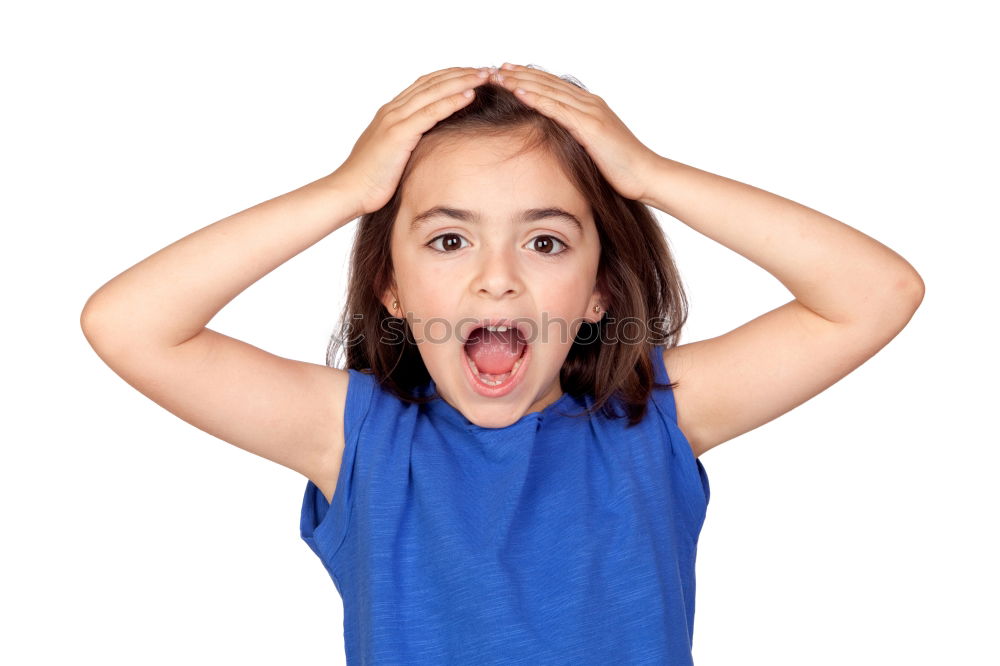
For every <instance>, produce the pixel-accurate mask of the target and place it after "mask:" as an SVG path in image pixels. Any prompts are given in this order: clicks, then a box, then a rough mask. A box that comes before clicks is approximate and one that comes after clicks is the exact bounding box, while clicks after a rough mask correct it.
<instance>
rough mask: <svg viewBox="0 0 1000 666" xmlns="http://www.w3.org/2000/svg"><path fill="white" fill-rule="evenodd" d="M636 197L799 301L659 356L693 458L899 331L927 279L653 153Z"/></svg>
mask: <svg viewBox="0 0 1000 666" xmlns="http://www.w3.org/2000/svg"><path fill="white" fill-rule="evenodd" d="M654 164H655V166H654V168H653V172H652V173H653V175H652V176H651V177H650V178H649V179H648V181H647V182H649V183H651V184H652V188H651V189H650V191H649V192H648V193H647V194H646V196H645V197H644V198H643V199H641V200H642V201H643V202H644V203H646V204H647V205H650V206H653V207H655V208H658V209H659V210H662V211H664V212H665V213H668V214H670V215H672V216H673V217H675V218H677V219H678V220H680V221H681V222H683V223H684V224H687V225H688V226H689V227H691V228H692V229H694V230H696V231H698V232H700V233H702V234H704V235H705V236H708V237H709V238H711V239H713V240H715V241H717V242H719V243H721V244H722V245H725V246H726V247H728V248H729V249H731V250H733V251H735V252H738V253H739V254H741V255H743V256H744V257H746V258H747V259H749V260H750V261H752V262H754V263H755V264H757V265H758V266H760V267H761V268H763V269H764V270H766V271H768V272H769V273H771V274H772V275H773V276H774V277H775V278H777V279H778V280H779V281H780V282H781V283H782V284H784V285H785V286H786V287H787V288H788V290H789V291H791V292H792V294H794V296H795V298H794V300H792V301H790V302H788V303H786V304H785V305H782V306H780V307H778V308H776V309H774V310H772V311H770V312H767V313H765V314H763V315H761V316H759V317H757V318H756V319H753V320H751V321H749V322H747V323H746V324H744V325H742V326H740V327H739V328H737V329H735V330H733V331H730V332H728V333H726V334H724V335H721V336H718V337H715V338H711V339H709V340H702V341H698V342H693V343H689V344H685V345H680V346H678V347H675V348H673V349H668V350H666V352H665V353H664V362H665V363H666V365H667V372H668V374H669V375H670V377H671V380H678V381H679V382H680V385H679V386H678V388H677V389H676V391H675V397H676V400H677V409H678V425H679V426H680V427H681V429H682V430H683V431H684V432H685V434H686V435H687V437H688V440H689V441H690V443H691V445H692V448H693V449H694V451H695V455H700V454H701V453H703V452H705V451H707V450H708V449H710V448H712V447H713V446H716V445H718V444H720V443H722V442H724V441H727V440H729V439H732V438H734V437H736V436H738V435H740V434H742V433H745V432H748V431H750V430H753V429H754V428H757V427H758V426H760V425H763V424H764V423H767V422H768V421H771V420H773V419H775V418H777V417H778V416H780V415H781V414H784V413H785V412H787V411H789V410H791V409H792V408H794V407H796V406H798V405H800V404H802V403H803V402H805V401H806V400H808V399H809V398H811V397H813V396H815V395H817V394H818V393H820V392H822V391H824V390H826V389H827V388H829V387H830V386H831V385H833V384H834V383H836V382H837V381H839V380H840V379H841V378H843V377H844V376H845V375H847V374H849V373H850V372H851V371H853V370H854V369H855V368H857V367H858V366H860V365H861V364H862V363H864V362H865V361H866V360H868V359H869V358H871V357H872V356H873V355H874V354H875V353H876V352H877V351H878V350H879V349H881V348H882V347H884V346H885V345H886V344H887V343H888V342H889V341H890V340H892V338H894V337H895V336H896V334H898V333H899V332H900V330H902V328H903V327H904V326H905V325H906V323H907V322H908V321H909V320H910V318H911V317H912V316H913V314H914V312H915V311H916V309H917V307H918V306H919V305H920V302H921V300H922V299H923V293H924V285H923V280H921V278H920V276H919V275H918V274H917V271H916V270H915V269H914V268H913V266H911V265H910V264H909V263H908V262H907V261H906V260H905V259H903V258H902V257H901V256H899V255H898V254H896V253H895V252H894V251H892V250H891V249H889V248H888V247H886V246H885V245H883V244H881V243H879V242H878V241H876V240H875V239H873V238H871V237H870V236H867V235H865V234H863V233H861V232H860V231H858V230H857V229H854V228H852V227H850V226H848V225H846V224H844V223H842V222H839V221H837V220H835V219H833V218H832V217H829V216H827V215H824V214H823V213H820V212H818V211H815V210H812V209H811V208H807V207H806V206H803V205H801V204H798V203H796V202H794V201H791V200H789V199H785V198H783V197H781V196H778V195H776V194H771V193H769V192H766V191H764V190H761V189H759V188H756V187H753V186H752V185H747V184H744V183H741V182H739V181H735V180H732V179H729V178H726V177H723V176H718V175H715V174H712V173H709V172H706V171H702V170H700V169H696V168H694V167H691V166H688V165H685V164H681V163H680V162H676V161H674V160H670V159H667V158H662V157H659V158H658V159H657V160H656V161H654Z"/></svg>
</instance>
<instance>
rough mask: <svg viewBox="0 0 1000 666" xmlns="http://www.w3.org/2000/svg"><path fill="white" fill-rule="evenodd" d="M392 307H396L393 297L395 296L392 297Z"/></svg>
mask: <svg viewBox="0 0 1000 666" xmlns="http://www.w3.org/2000/svg"><path fill="white" fill-rule="evenodd" d="M392 309H393V310H395V309H396V299H395V298H394V299H392Z"/></svg>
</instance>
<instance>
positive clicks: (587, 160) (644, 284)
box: [327, 65, 688, 426]
mask: <svg viewBox="0 0 1000 666" xmlns="http://www.w3.org/2000/svg"><path fill="white" fill-rule="evenodd" d="M529 67H536V66H534V65H529ZM536 68H537V67H536ZM539 69H540V68H539ZM560 78H561V79H563V80H564V81H567V82H569V83H571V84H573V85H576V86H578V87H580V88H582V89H584V90H586V87H585V86H583V84H582V83H580V82H579V81H577V80H575V79H573V78H572V77H569V76H566V75H564V76H561V77H560ZM484 134H485V135H489V136H511V135H516V136H518V137H519V138H520V137H523V138H524V148H523V149H522V150H521V151H520V152H519V153H518V154H521V153H523V152H528V151H530V150H533V149H535V148H541V149H543V150H547V151H549V153H550V154H551V155H552V156H553V157H555V158H556V161H557V162H559V163H560V164H561V165H562V166H563V169H564V172H565V174H566V176H567V177H568V178H569V179H570V181H571V182H572V183H573V184H574V185H575V186H576V188H577V189H578V190H579V191H580V193H581V194H582V195H583V196H584V198H586V199H587V201H588V202H589V203H590V206H591V210H592V212H593V217H594V221H595V223H596V226H597V232H598V236H599V238H600V243H601V256H600V262H599V266H598V275H597V286H598V289H599V290H600V291H601V293H602V296H603V297H604V304H605V307H606V310H607V312H606V314H605V316H604V318H602V319H601V321H600V322H598V323H597V324H590V323H588V322H585V323H583V324H582V326H581V328H580V331H579V333H578V334H577V337H576V339H575V340H574V342H573V345H572V346H571V348H570V351H569V354H568V356H567V358H566V361H565V363H564V364H563V367H562V369H561V370H560V372H559V381H560V385H561V386H562V388H563V390H564V391H565V392H567V393H569V394H571V395H572V396H574V397H580V396H582V395H584V394H589V395H591V396H593V398H594V404H593V406H592V408H591V409H590V410H587V411H585V412H582V413H580V414H578V416H584V415H589V414H591V413H593V412H596V411H597V410H602V412H603V414H604V415H605V416H607V417H608V418H620V417H621V416H622V415H621V414H619V413H617V412H616V411H615V410H614V407H613V404H614V400H618V401H620V402H621V403H622V404H623V405H624V407H625V411H626V415H627V416H628V418H629V426H632V425H634V424H636V423H638V422H639V421H640V420H641V419H642V418H643V417H644V415H645V412H646V406H647V403H648V400H649V397H650V394H651V390H652V388H653V387H654V386H655V387H657V388H665V387H667V386H669V387H670V388H673V387H675V386H676V385H677V383H676V382H673V383H671V384H660V383H655V384H654V378H655V375H654V371H653V367H652V366H651V364H650V355H651V353H652V348H653V346H656V345H664V346H665V347H666V348H670V347H674V346H676V345H677V341H678V338H679V335H680V330H681V328H682V327H683V325H684V323H685V321H686V320H687V312H688V307H687V298H686V296H685V294H684V289H683V287H682V284H681V279H680V275H679V274H678V271H677V267H676V265H675V263H674V259H673V255H672V254H671V252H670V249H669V246H668V244H667V240H666V237H665V236H664V234H663V230H662V229H661V228H660V225H659V223H658V222H657V220H656V218H655V217H654V216H653V214H652V212H651V211H650V210H649V208H647V207H646V205H645V204H642V203H640V202H638V201H634V200H631V199H626V198H624V197H622V196H621V195H620V194H618V192H617V191H615V189H614V188H613V187H612V186H611V185H610V184H609V183H608V182H607V180H606V179H605V178H604V176H603V175H602V174H601V173H600V171H599V170H598V168H597V166H596V165H595V164H594V162H593V160H592V159H591V157H590V155H589V154H588V153H587V152H586V150H585V149H584V148H583V147H582V146H581V145H580V144H579V143H578V142H577V141H576V139H574V138H573V137H572V136H571V135H570V133H569V132H568V131H567V130H566V129H565V128H564V127H562V126H561V125H560V124H559V123H557V122H555V121H553V120H551V119H549V118H548V117H546V116H545V115H543V114H541V113H540V112H538V111H535V110H534V109H532V108H530V107H529V106H527V105H526V104H524V103H523V102H521V100H520V99H518V98H517V97H516V96H515V95H514V94H513V93H512V92H511V91H509V90H507V89H506V88H503V87H501V86H498V85H495V84H493V83H492V82H491V81H489V80H487V82H486V83H483V84H482V85H480V86H478V87H477V89H476V95H475V98H474V99H473V101H472V102H470V103H469V104H467V105H466V106H464V107H463V108H461V109H459V110H458V111H456V112H455V113H453V114H452V115H451V116H449V117H447V118H445V119H443V120H441V121H440V122H438V123H437V124H436V125H435V126H434V127H432V128H431V129H430V130H428V131H427V132H425V133H424V135H423V137H422V138H421V140H420V142H419V143H418V144H417V146H416V148H415V149H414V150H413V152H412V153H411V155H410V160H409V162H408V163H407V164H406V167H405V168H404V170H403V174H402V177H401V178H400V182H399V185H398V186H397V188H396V191H395V193H393V196H392V198H391V199H390V200H389V201H388V202H387V203H386V205H385V206H383V207H382V208H381V209H379V210H377V211H375V212H372V213H368V214H366V215H363V216H362V217H361V220H360V222H359V223H358V228H357V232H356V235H355V240H354V246H353V248H352V251H351V259H350V275H349V278H348V283H347V285H348V287H347V301H346V303H345V306H344V310H343V313H342V315H341V319H340V334H339V336H338V335H337V334H334V335H333V336H332V338H331V341H330V345H329V346H328V348H327V365H328V366H329V367H337V366H335V365H334V363H333V358H334V355H335V353H336V351H337V350H338V349H339V348H340V347H344V349H345V350H346V366H345V369H355V370H358V371H364V372H366V373H368V374H373V375H374V376H375V377H376V379H377V380H378V382H379V383H380V384H381V385H382V387H383V388H384V389H385V390H386V391H388V392H391V393H393V394H395V395H396V396H397V397H399V398H400V399H401V400H404V401H407V402H413V403H424V402H428V401H429V400H432V399H435V398H438V397H440V396H439V395H438V394H435V395H427V396H424V395H422V394H421V393H419V392H415V390H416V389H418V388H419V387H421V386H423V385H425V384H427V382H428V381H429V380H430V379H431V377H430V373H429V372H428V371H427V367H426V366H425V365H424V363H423V360H422V359H421V356H420V352H419V350H418V348H417V345H416V343H415V341H414V339H413V337H412V332H411V331H410V330H409V326H407V325H406V324H405V319H400V318H396V317H393V316H392V315H390V314H389V312H388V310H386V308H385V306H384V305H383V304H382V302H381V295H382V294H384V293H385V291H386V290H387V289H390V288H391V287H392V285H393V274H394V270H393V263H392V256H391V253H390V241H391V236H392V228H393V224H394V221H395V219H396V215H397V213H398V211H399V207H400V203H401V201H402V193H403V190H404V187H405V185H406V182H407V178H408V176H409V174H410V173H411V172H412V171H413V168H414V166H415V165H416V164H417V163H419V162H420V160H421V159H422V158H423V157H424V156H426V154H427V153H428V151H429V150H432V149H433V146H434V145H437V142H435V141H428V140H427V139H428V138H430V137H436V136H440V137H441V138H443V139H450V138H453V137H454V138H459V139H460V138H465V137H469V136H483V135H484ZM429 145H430V146H431V148H428V146H429ZM637 325H638V328H639V329H640V330H639V331H638V332H636V331H635V328H636V326H637ZM387 331H389V332H390V333H388V334H387ZM389 336H391V337H394V339H395V340H400V342H393V343H391V344H387V343H386V342H385V341H384V339H385V338H386V337H389ZM338 338H339V339H338ZM636 338H639V339H638V340H636ZM609 340H610V342H609ZM594 342H599V343H600V344H594Z"/></svg>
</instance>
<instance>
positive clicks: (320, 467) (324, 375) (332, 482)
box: [306, 366, 352, 502]
mask: <svg viewBox="0 0 1000 666" xmlns="http://www.w3.org/2000/svg"><path fill="white" fill-rule="evenodd" d="M315 379H316V385H317V387H318V389H317V390H318V391H319V393H320V395H321V396H322V397H321V400H320V401H319V404H320V405H322V408H321V410H320V413H319V414H318V418H317V419H316V422H317V424H318V427H319V429H320V431H321V433H320V434H319V435H318V436H320V437H322V438H323V439H324V440H325V444H324V451H323V455H322V456H321V457H320V459H319V461H318V463H317V466H316V469H314V470H311V471H310V473H308V474H307V475H306V476H307V477H308V478H309V480H310V481H312V482H313V483H315V484H316V486H317V487H318V488H319V489H320V492H322V493H323V496H324V497H326V499H327V501H328V502H329V501H330V500H331V498H332V497H333V492H334V490H335V489H336V485H337V477H338V476H339V474H340V464H341V461H342V459H343V456H344V442H345V437H344V416H345V413H346V411H347V393H348V388H349V386H350V383H351V381H352V373H351V371H349V370H342V369H340V368H330V367H326V366H317V370H316V377H315Z"/></svg>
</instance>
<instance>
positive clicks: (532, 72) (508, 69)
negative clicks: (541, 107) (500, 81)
mask: <svg viewBox="0 0 1000 666" xmlns="http://www.w3.org/2000/svg"><path fill="white" fill-rule="evenodd" d="M497 74H498V75H499V76H501V77H503V78H504V79H506V78H507V77H509V76H514V77H516V78H521V79H529V80H533V81H539V82H541V83H545V84H547V85H550V86H552V87H555V88H558V89H560V90H564V91H566V92H567V93H568V94H570V95H573V96H574V97H576V98H577V99H579V100H580V101H581V102H582V103H584V104H587V103H591V104H597V101H598V100H597V97H596V95H594V94H593V93H591V92H590V91H588V90H586V89H584V88H582V87H580V86H579V85H577V84H576V83H573V82H572V81H567V80H566V79H564V78H562V77H559V76H556V75H555V74H550V73H549V72H546V71H545V70H542V69H536V68H532V67H522V66H521V65H512V64H510V63H504V64H503V66H502V67H501V68H500V70H498V71H497ZM511 90H513V88H511Z"/></svg>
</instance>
